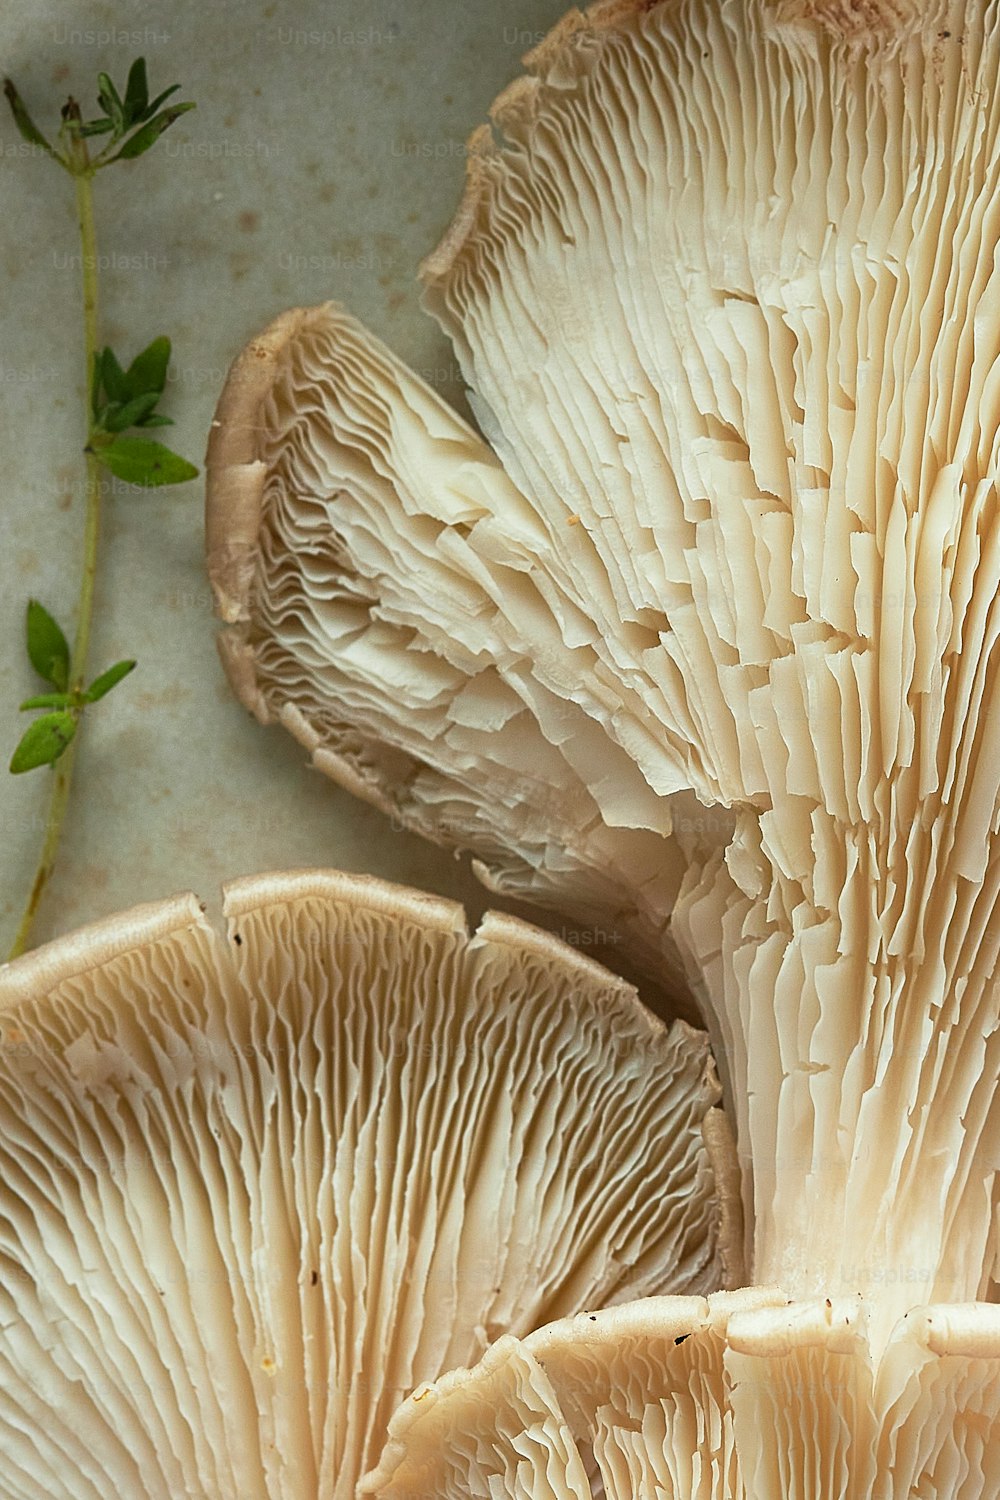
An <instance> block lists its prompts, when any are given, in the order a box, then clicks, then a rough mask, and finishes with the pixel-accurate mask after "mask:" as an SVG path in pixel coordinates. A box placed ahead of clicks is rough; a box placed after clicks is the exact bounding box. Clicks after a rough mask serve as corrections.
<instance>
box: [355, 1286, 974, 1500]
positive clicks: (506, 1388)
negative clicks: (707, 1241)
mask: <svg viewBox="0 0 1000 1500" xmlns="http://www.w3.org/2000/svg"><path fill="white" fill-rule="evenodd" d="M998 1488H1000V1308H996V1307H990V1308H985V1309H984V1308H978V1307H977V1308H975V1309H968V1308H962V1307H951V1306H949V1307H928V1308H922V1309H920V1310H919V1311H913V1312H911V1313H909V1314H908V1315H907V1316H906V1318H904V1319H903V1320H902V1321H901V1323H900V1325H899V1327H898V1328H897V1330H896V1331H895V1333H894V1335H893V1338H892V1341H891V1343H890V1345H889V1347H888V1349H887V1351H886V1355H885V1358H884V1359H883V1360H882V1362H881V1364H880V1365H879V1368H878V1371H877V1372H873V1370H872V1366H871V1363H870V1359H869V1349H868V1344H867V1337H866V1328H865V1321H864V1313H863V1310H862V1308H861V1305H860V1303H858V1302H857V1301H856V1300H852V1299H849V1298H844V1299H841V1300H839V1301H836V1302H830V1301H824V1302H814V1303H795V1304H788V1303H787V1301H786V1299H785V1298H784V1297H783V1296H782V1295H781V1293H780V1292H776V1291H773V1290H771V1289H769V1288H761V1287H757V1288H753V1289H752V1290H745V1291H739V1292H719V1293H717V1294H715V1295H713V1296H710V1297H708V1298H707V1299H705V1298H698V1297H651V1298H647V1299H646V1300H644V1301H642V1302H631V1303H627V1304H625V1305H624V1306H621V1307H616V1308H612V1309H610V1310H609V1311H607V1312H600V1313H596V1314H594V1313H590V1314H582V1315H580V1316H579V1317H576V1318H570V1319H566V1320H565V1321H562V1322H559V1323H556V1324H553V1325H551V1326H549V1327H547V1328H542V1329H539V1330H538V1332H536V1333H533V1334H531V1335H530V1336H529V1337H528V1338H525V1339H518V1338H514V1337H512V1336H506V1337H504V1338H502V1339H499V1340H498V1341H497V1343H495V1344H494V1345H493V1346H492V1348H490V1349H489V1350H487V1352H486V1354H485V1355H484V1356H483V1358H482V1360H481V1361H480V1363H479V1364H478V1365H477V1366H476V1368H475V1369H474V1370H471V1371H470V1370H453V1371H451V1372H450V1373H449V1374H447V1375H445V1376H443V1377H442V1378H441V1379H440V1380H439V1381H437V1382H435V1383H434V1384H433V1385H427V1386H421V1387H420V1388H419V1389H418V1390H416V1391H414V1393H413V1395H412V1396H411V1397H410V1398H409V1400H408V1401H406V1402H405V1403H404V1404H403V1406H402V1407H401V1408H400V1409H399V1411H398V1412H397V1413H396V1415H395V1416H394V1417H393V1419H392V1422H391V1423H390V1428H389V1441H388V1443H387V1445H386V1449H385V1452H384V1453H383V1455H382V1458H381V1460H380V1463H379V1465H378V1467H377V1468H376V1469H375V1470H374V1471H373V1472H372V1473H371V1474H369V1475H367V1476H365V1478H364V1479H363V1480H362V1485H361V1490H362V1493H365V1494H372V1495H376V1496H378V1497H379V1500H411V1497H412V1496H414V1495H420V1496H422V1497H423V1500H467V1497H476V1500H479V1497H482V1500H485V1497H487V1496H489V1497H493V1500H499V1497H504V1496H511V1497H513V1496H543V1495H544V1496H558V1497H560V1500H570V1497H571V1500H591V1496H597V1497H604V1496H606V1497H607V1500H633V1497H636V1500H638V1497H641V1496H648V1495H662V1496H666V1497H669V1500H775V1497H776V1496H782V1497H784V1500H833V1497H843V1500H847V1497H851V1500H854V1497H857V1500H861V1497H862V1496H875V1495H877V1496H878V1497H879V1500H910V1497H912V1496H916V1495H934V1496H937V1497H941V1500H945V1497H947V1500H979V1497H980V1496H985V1495H993V1494H996V1493H997V1491H998Z"/></svg>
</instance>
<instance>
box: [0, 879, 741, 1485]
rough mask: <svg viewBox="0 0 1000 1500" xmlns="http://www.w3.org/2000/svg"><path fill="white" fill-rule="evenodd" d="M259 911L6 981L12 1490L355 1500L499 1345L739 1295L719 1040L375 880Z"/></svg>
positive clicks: (1, 1130)
mask: <svg viewBox="0 0 1000 1500" xmlns="http://www.w3.org/2000/svg"><path fill="white" fill-rule="evenodd" d="M225 911H226V936H225V937H223V936H221V935H220V934H218V933H217V932H216V931H215V930H214V929H213V928H212V927H211V925H210V924H209V923H208V922H207V921H206V919H205V917H204V916H203V914H202V910H201V909H200V907H199V904H198V903H197V901H196V900H195V899H194V898H193V897H179V898H177V899H175V900H173V901H169V902H165V903H163V904H161V905H159V906H150V907H143V908H139V909H138V910H136V911H134V912H130V913H126V914H125V915H124V916H122V917H118V918H115V919H113V920H110V921H107V922H104V923H102V924H100V925H98V926H96V927H93V928H88V929H85V930H84V931H82V932H80V933H78V934H76V935H74V936H72V937H70V938H67V939H64V940H62V941H61V942H57V943H54V944H52V945H50V946H49V947H46V948H44V949H42V950H40V951H39V952H38V953H37V954H34V955H31V956H29V957H28V958H25V959H23V960H20V961H18V962H17V963H15V964H12V965H10V966H8V967H7V968H4V969H0V1182H2V1183H3V1192H2V1195H0V1454H2V1457H3V1480H2V1485H0V1488H2V1489H3V1491H4V1494H5V1495H10V1496H11V1500H15V1497H16V1500H108V1497H109V1496H112V1495H116V1496H118V1495H120V1496H129V1497H139V1496H142V1497H149V1500H177V1497H178V1496H181V1495H183V1496H190V1497H191V1500H237V1497H238V1500H264V1497H265V1496H266V1497H278V1496H281V1497H286V1500H297V1497H302V1500H315V1496H316V1495H317V1494H319V1493H322V1494H324V1495H330V1496H338V1497H345V1500H346V1497H348V1496H351V1495H353V1492H354V1485H355V1482H356V1480H357V1477H358V1475H359V1474H360V1473H361V1472H362V1470H363V1468H365V1467H366V1466H368V1465H370V1464H371V1463H372V1462H373V1460H374V1459H375V1457H376V1456H377V1453H378V1451H379V1448H380V1447H381V1441H382V1438H383V1437H384V1432H385V1428H386V1424H387V1422H388V1419H389V1416H390V1414H391V1412H392V1410H393V1408H394V1407H395V1406H396V1405H397V1404H398V1403H399V1401H400V1400H401V1399H402V1398H403V1397H404V1396H405V1395H406V1394H407V1393H408V1392H409V1391H410V1390H411V1389H412V1388H413V1386H415V1385H416V1384H418V1383H419V1382H421V1381H423V1380H426V1379H429V1378H433V1377H434V1376H436V1375H437V1374H439V1373H440V1372H441V1371H443V1370H445V1369H447V1368H449V1367H450V1366H453V1365H456V1364H467V1363H469V1362H470V1361H471V1360H474V1359H476V1358H478V1357H479V1355H480V1353H481V1352H482V1351H483V1349H484V1348H485V1347H486V1346H487V1345H488V1343H489V1342H490V1341H492V1340H494V1339H496V1338H497V1337H498V1336H499V1335H501V1334H503V1333H505V1332H508V1331H515V1332H518V1333H527V1332H528V1331H530V1329H531V1328H532V1327H534V1326H537V1325H538V1324H539V1323H540V1322H542V1321H544V1320H545V1319H547V1318H550V1317H552V1316H554V1315H558V1314H560V1313H563V1312H567V1311H569V1310H575V1309H579V1308H580V1307H582V1306H585V1305H587V1304H588V1303H589V1302H591V1301H594V1300H599V1301H611V1302H615V1301H618V1300H621V1299H624V1298H627V1297H630V1296H633V1295H637V1294H638V1295H641V1294H643V1293H645V1292H650V1291H656V1290H659V1289H662V1288H664V1287H667V1288H673V1289H682V1288H683V1289H688V1288H702V1289H707V1288H709V1287H711V1286H713V1285H717V1284H718V1283H719V1281H720V1280H725V1279H726V1278H727V1276H735V1277H738V1276H739V1274H740V1270H739V1266H738V1263H737V1262H734V1263H733V1264H732V1265H731V1266H729V1267H728V1268H727V1266H726V1264H725V1257H726V1253H727V1251H726V1250H725V1248H724V1245H723V1240H724V1238H725V1236H726V1235H728V1236H729V1238H730V1239H732V1238H733V1228H732V1225H731V1224H729V1223H728V1222H727V1223H726V1224H725V1225H723V1223H722V1215H723V1208H722V1206H720V1201H719V1199H718V1197H717V1195H716V1179H715V1174H714V1171H713V1165H712V1163H713V1158H716V1159H721V1158H720V1153H722V1152H724V1149H725V1138H724V1132H723V1133H722V1134H720V1120H719V1112H718V1110H717V1109H716V1108H715V1105H716V1102H717V1100H718V1095H719V1089H718V1084H717V1082H716V1080H715V1077H714V1072H713V1068H712V1063H711V1058H710V1055H709V1053H708V1049H707V1041H706V1039H705V1037H704V1035H703V1034H700V1033H697V1032H694V1031H693V1030H692V1029H691V1028H690V1027H688V1026H687V1025H686V1024H685V1023H683V1022H678V1023H675V1025H674V1026H673V1027H671V1028H669V1029H668V1028H666V1027H665V1026H664V1025H663V1024H662V1023H660V1022H658V1021H657V1020H656V1019H655V1018H653V1017H652V1016H650V1015H649V1013H648V1012H646V1011H645V1010H644V1009H643V1007H642V1006H641V1005H640V1004H639V1002H638V1000H637V998H636V996H635V992H634V991H632V990H631V989H630V988H629V987H628V986H626V985H624V984H623V983H622V982H621V981H620V980H617V979H615V978H614V977H613V976H611V975H609V974H607V973H605V972H604V971H603V970H601V969H599V968H598V967H597V966H596V965H594V964H592V963H591V962H589V961H588V960H586V959H583V958H581V957H580V956H579V955H578V954H577V953H575V952H573V951H572V950H571V949H569V948H567V947H564V946H563V945H561V944H559V943H556V942H555V941H554V940H553V939H551V938H550V937H549V936H548V935H547V934H543V933H540V932H538V931H536V930H535V929H533V928H530V927H527V926H525V925H524V924H522V923H519V922H516V921H513V920H511V919H509V918H505V917H502V916H496V915H491V916H488V917H487V918H485V920H484V922H483V924H482V925H481V927H480V929H479V931H478V932H477V933H475V934H474V935H472V936H469V934H468V933H467V931H466V928H465V924H464V918H463V913H462V911H461V910H460V908H458V907H456V906H454V905H453V904H452V903H449V902H446V901H441V900H438V899H436V898H433V897H428V896H422V895H420V894H418V893H416V892H412V891H407V890H403V889H400V888H397V887H393V886H390V885H386V884H383V883H381V882H378V881H374V880H370V879H365V878H363V877H357V876H347V875H338V874H332V873H323V872H315V871H310V872H304V873H301V874H291V875H276V876H264V877H260V878H258V879H253V880H247V881H240V882H237V883H236V884H234V885H232V886H230V887H229V888H228V889H227V892H226V900H225ZM722 1176H723V1178H725V1176H726V1171H725V1168H724V1169H723V1172H722ZM731 1211H732V1204H731V1203H727V1204H726V1205H725V1212H726V1213H730V1212H731ZM736 1238H737V1240H738V1234H737V1235H736Z"/></svg>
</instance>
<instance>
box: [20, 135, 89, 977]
mask: <svg viewBox="0 0 1000 1500" xmlns="http://www.w3.org/2000/svg"><path fill="white" fill-rule="evenodd" d="M81 144H82V143H81ZM85 149H86V148H84V160H82V161H81V160H79V158H78V159H77V161H78V164H77V165H76V167H75V169H74V170H73V177H74V180H75V184H76V212H77V222H78V225H79V230H80V251H81V267H82V273H83V340H84V359H85V383H84V390H85V392H86V401H87V413H86V415H87V431H88V433H89V431H90V414H91V395H92V382H93V380H94V363H95V359H96V355H97V232H96V228H95V225H94V194H93V182H94V171H93V168H92V167H91V166H90V165H89V164H88V163H87V162H86V160H85ZM86 461H87V477H86V506H87V510H86V519H85V521H84V534H83V572H82V575H81V578H80V594H79V601H78V604H77V615H76V635H75V637H74V640H73V648H72V653H71V656H70V672H69V686H70V691H71V692H79V691H80V690H81V689H82V688H83V686H84V683H85V680H86V673H87V656H88V653H89V650H90V627H91V622H92V620H93V614H94V587H95V583H96V579H97V547H98V540H99V537H100V529H101V470H100V464H99V461H98V458H97V455H96V454H94V453H91V452H89V451H88V453H87V454H86ZM78 740H79V737H77V738H76V739H74V740H73V741H72V743H71V744H69V745H67V747H66V749H65V751H64V752H63V754H62V755H61V756H60V758H59V760H58V761H57V762H56V764H55V766H54V767H53V773H52V774H53V781H52V790H51V792H50V794H49V810H48V816H47V818H46V822H45V834H44V837H43V839H42V848H41V853H40V854H39V858H38V864H37V866H36V869H35V878H34V880H33V881H32V885H31V891H30V893H29V895H28V900H27V903H26V905H25V908H24V912H23V915H22V917H21V921H20V923H19V925H18V929H17V933H16V935H15V938H14V942H13V944H12V946H11V948H10V952H9V953H8V955H7V957H8V959H13V958H18V957H20V955H21V954H22V953H24V951H25V950H26V948H27V947H28V944H29V942H30V940H31V930H32V928H33V926H34V923H35V918H36V917H37V915H38V908H39V906H40V905H41V902H42V897H43V896H44V894H45V890H46V887H47V886H48V883H49V880H50V878H51V876H52V871H53V870H54V868H55V863H56V855H57V853H58V850H59V841H60V838H61V836H62V831H63V824H64V822H65V819H66V809H67V806H68V805H69V795H70V789H71V787H72V783H73V767H74V764H75V761H76V747H77V744H78Z"/></svg>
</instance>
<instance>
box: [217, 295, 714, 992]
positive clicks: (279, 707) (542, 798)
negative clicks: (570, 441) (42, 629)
mask: <svg viewBox="0 0 1000 1500" xmlns="http://www.w3.org/2000/svg"><path fill="white" fill-rule="evenodd" d="M208 475H209V487H208V517H207V525H208V566H209V573H210V575H211V579H212V584H213V588H214V592H215V598H216V601H217V605H218V610H219V613H220V615H221V616H222V618H223V619H224V620H225V621H227V622H228V624H229V627H230V628H228V629H226V630H225V631H223V633H222V634H221V636H220V648H221V652H222V657H223V661H224V663H225V665H226V669H227V671H228V673H229V677H230V680H231V682H232V683H233V685H234V687H235V688H236V691H237V693H238V694H239V696H240V698H241V700H242V701H243V702H244V703H245V704H246V705H247V707H248V708H250V709H251V711H252V712H253V713H254V714H255V715H256V716H257V718H258V719H259V720H260V721H261V723H264V724H267V723H270V722H272V721H278V722H280V723H282V724H283V725H284V726H285V727H286V728H287V729H289V730H290V731H291V733H292V734H294V735H295V737H296V738H297V739H298V740H299V741H300V742H301V743H302V744H303V745H305V746H306V748H307V749H308V750H309V751H310V753H311V759H312V763H313V764H314V765H315V766H316V767H317V769H319V770H320V771H322V772H324V773H325V774H326V775H327V776H330V777H331V778H332V779H333V780H335V781H337V782H338V783H339V784H340V785H342V786H344V787H346V788H347V789H348V790H350V791H352V792H354V793H356V794H357V795H359V796H361V797H363V798H364V799H365V800H366V801H368V802H371V803H373V804H374V805H375V806H377V807H380V808H381V809H382V810H383V811H385V812H387V813H388V814H389V815H390V816H391V817H392V818H394V819H395V820H396V821H397V823H399V824H401V825H402V826H404V827H407V828H410V829H413V830H414V831H416V832H418V833H422V834H424V835H425V836H426V837H428V838H431V839H433V840H434V841H435V842H437V843H444V844H448V845H455V846H459V847H470V848H472V849H473V850H474V851H475V853H476V855H477V870H478V872H479V874H480V875H481V877H482V879H483V880H484V883H485V884H486V885H487V886H488V887H489V889H491V890H493V891H496V892H498V893H501V894H503V895H505V896H508V897H520V898H522V899H528V900H533V901H537V902H540V903H541V904H543V905H548V906H554V907H557V908H558V909H560V910H561V911H563V912H564V913H568V914H570V915H571V916H572V917H573V918H574V920H575V921H576V923H577V925H578V927H583V928H590V929H595V928H596V929H598V930H600V931H601V932H602V933H604V934H605V935H606V938H607V939H610V940H613V941H614V942H615V945H616V946H621V947H622V949H625V948H626V946H627V949H628V952H629V955H630V957H631V958H632V960H633V962H634V963H635V965H636V966H637V968H638V969H639V970H640V971H642V970H645V971H646V972H647V973H655V975H656V977H657V980H658V981H659V983H660V984H661V985H662V986H663V987H664V989H665V990H666V991H667V993H668V994H669V995H670V997H671V999H672V1001H673V1005H674V1009H675V1010H678V1011H680V1012H682V1013H684V1014H686V1015H687V1016H688V1018H689V1019H694V1017H695V1012H694V1010H693V1007H692V1005H691V1000H690V996H689V994H688V991H687V985H686V980H685V974H684V965H683V962H682V960H681V957H680V955H679V954H678V953H677V950H676V948H675V946H674V944H673V942H672V940H671V939H670V936H669V933H668V932H667V931H666V923H667V917H668V916H669V913H670V911H671V909H672V907H673V905H674V902H675V900H676V898H677V894H678V892H679V890H680V886H681V882H682V880H683V878H684V874H685V871H686V869H687V864H688V855H689V853H690V850H691V848H692V847H696V846H697V845H698V843H699V842H702V843H704V842H705V837H704V835H705V830H706V827H707V828H708V829H709V831H712V830H714V831H715V832H716V834H717V837H716V839H715V843H719V842H723V841H724V838H725V837H728V836H729V835H730V834H731V832H732V823H733V820H732V818H731V817H730V816H728V815H727V814H726V813H725V812H722V811H720V812H719V813H716V814H706V809H705V808H704V807H702V806H701V805H700V804H699V803H698V802H697V800H696V798H695V797H694V796H693V795H692V794H691V793H690V792H689V791H684V790H683V789H682V790H679V791H678V792H677V793H676V795H675V796H674V797H673V798H672V799H664V798H662V797H658V796H655V795H653V794H651V793H650V791H649V788H648V787H647V786H646V784H645V781H644V780H643V778H642V777H641V776H640V775H638V774H637V772H636V769H635V766H634V764H633V762H632V761H631V760H630V759H629V757H628V756H627V755H625V754H624V753H623V752H622V751H620V750H617V747H614V746H609V745H608V744H607V742H606V739H605V737H604V736H603V735H602V734H601V733H600V732H595V726H594V724H593V722H592V721H591V719H590V718H589V717H588V716H587V714H586V713H585V712H584V711H583V710H582V709H581V708H578V707H577V706H576V705H575V704H574V703H572V702H567V701H565V699H560V698H559V697H558V696H555V695H553V694H552V693H551V692H549V691H548V690H547V689H546V688H543V686H542V685H541V684H540V683H538V682H537V681H536V680H535V677H534V676H533V675H531V676H525V663H530V662H531V659H532V657H533V655H535V654H536V652H537V649H538V647H537V640H536V633H537V628H538V626H537V622H536V621H535V619H534V617H533V613H532V612H531V609H530V598H527V597H525V589H524V588H523V587H522V586H521V580H523V579H525V577H526V574H527V573H528V572H529V571H530V569H531V567H532V566H533V562H532V559H533V557H534V553H535V550H536V549H537V545H538V538H537V536H536V535H535V533H536V532H537V526H536V524H535V522H534V521H533V519H532V516H531V512H530V510H528V509H527V507H526V506H525V504H524V501H523V499H522V498H521V497H520V496H519V495H518V493H517V491H516V490H515V489H514V487H513V486H512V484H511V483H510V481H509V479H508V478H507V476H506V475H505V473H504V470H503V469H502V467H501V466H500V464H499V462H498V460H497V459H496V457H495V455H494V454H493V452H492V451H491V450H490V449H489V448H488V447H487V445H486V444H485V443H484V442H483V440H482V439H481V438H480V437H478V436H477V435H476V434H475V433H474V432H473V431H472V429H471V428H470V427H469V426H468V425H467V424H466V423H465V422H463V421H462V420H461V418H459V417H458V416H456V415H455V413H454V412H453V411H452V410H451V409H450V407H448V406H447V405H446V404H445V402H444V401H443V400H442V399H441V398H440V397H439V396H437V395H435V394H434V392H433V391H431V390H430V389H429V388H428V387H427V386H426V384H425V383H424V382H423V381H421V380H420V379H419V378H418V377H417V376H415V375H413V374H411V373H410V372H409V371H408V370H407V369H406V367H405V366H404V365H402V364H401V363H400V361H399V360H398V359H396V358H395V357H394V356H393V355H392V354H391V352H390V351H389V350H388V349H387V348H386V347H385V346H384V345H382V344H380V343H379V342H378V341H377V340H376V339H374V338H372V336H371V335H370V334H369V333H368V332H367V331H366V330H365V329H364V328H363V327H362V325H361V324H359V323H358V322H357V321H356V319H354V318H351V317H350V316H349V315H347V314H346V313H345V312H344V311H343V310H342V309H340V308H338V307H336V306H334V305H333V304H328V305H326V306H323V307H317V308H310V309H295V310H293V311H291V312H288V313H285V314H283V315H282V316H281V317H279V318H277V319H276V320H275V322H274V323H273V324H271V326H270V327H269V328H267V329H266V330H265V331H264V332H263V333H262V334H261V335H260V336H259V337H258V338H256V339H254V340H253V341H252V342H251V343H250V345H249V346H248V347H247V348H246V349H245V350H244V351H243V352H242V354H241V355H240V356H239V358H238V359H237V361H236V363H235V364H234V366H233V369H232V371H231V372H230V375H229V378H228V381H227V383H226V388H225V391H224V393H223V395H222V398H221V400H220V403H219V408H218V412H217V415H216V421H215V423H214V424H213V429H212V435H211V439H210V445H209V454H208ZM470 528H474V529H473V533H472V538H470V537H469V533H470ZM501 528H502V529H501ZM490 533H492V534H494V535H495V538H496V540H497V542H498V544H499V543H501V542H502V541H503V539H504V538H509V537H511V536H515V537H516V539H517V548H518V553H519V556H518V558H517V559H514V560H508V561H507V562H506V564H505V567H504V569H503V570H502V572H501V575H500V577H499V578H497V577H495V576H494V574H493V573H492V572H491V571H490V570H489V569H487V568H484V566H483V564H482V562H481V561H480V560H479V559H478V558H477V556H476V555H474V554H473V553H471V552H470V551H469V547H468V545H467V541H468V540H470V539H474V540H475V542H476V545H477V548H478V547H481V546H482V545H483V544H484V543H485V540H486V537H487V535H488V534H490ZM572 613H573V614H574V615H578V614H579V611H578V610H574V611H573V612H572ZM569 624H570V625H572V624H573V621H572V620H570V622H569ZM543 721H544V722H543ZM665 836H669V841H668V843H667V845H666V847H667V848H668V849H669V851H670V855H671V857H670V858H669V859H665V858H664V850H665V843H664V839H665Z"/></svg>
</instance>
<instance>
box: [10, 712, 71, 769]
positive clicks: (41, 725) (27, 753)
mask: <svg viewBox="0 0 1000 1500" xmlns="http://www.w3.org/2000/svg"><path fill="white" fill-rule="evenodd" d="M75 734H76V716H75V715H74V714H71V713H69V712H68V711H65V710H64V711H63V712H62V713H55V714H43V715H42V717H41V718H40V719H36V720H35V722H34V723H33V724H31V725H30V726H29V727H28V728H27V729H26V730H25V731H24V734H23V735H22V736H21V742H20V744H19V745H18V747H17V749H16V750H15V751H14V754H13V755H12V756H11V761H10V769H11V770H12V771H13V773H14V775H15V776H20V775H21V773H22V772H23V771H34V770H35V768H36V767H37V766H54V765H55V763H56V761H57V760H58V759H59V757H60V755H62V753H63V751H64V750H65V749H66V747H67V746H68V745H69V744H71V743H72V740H73V736H74V735H75Z"/></svg>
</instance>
